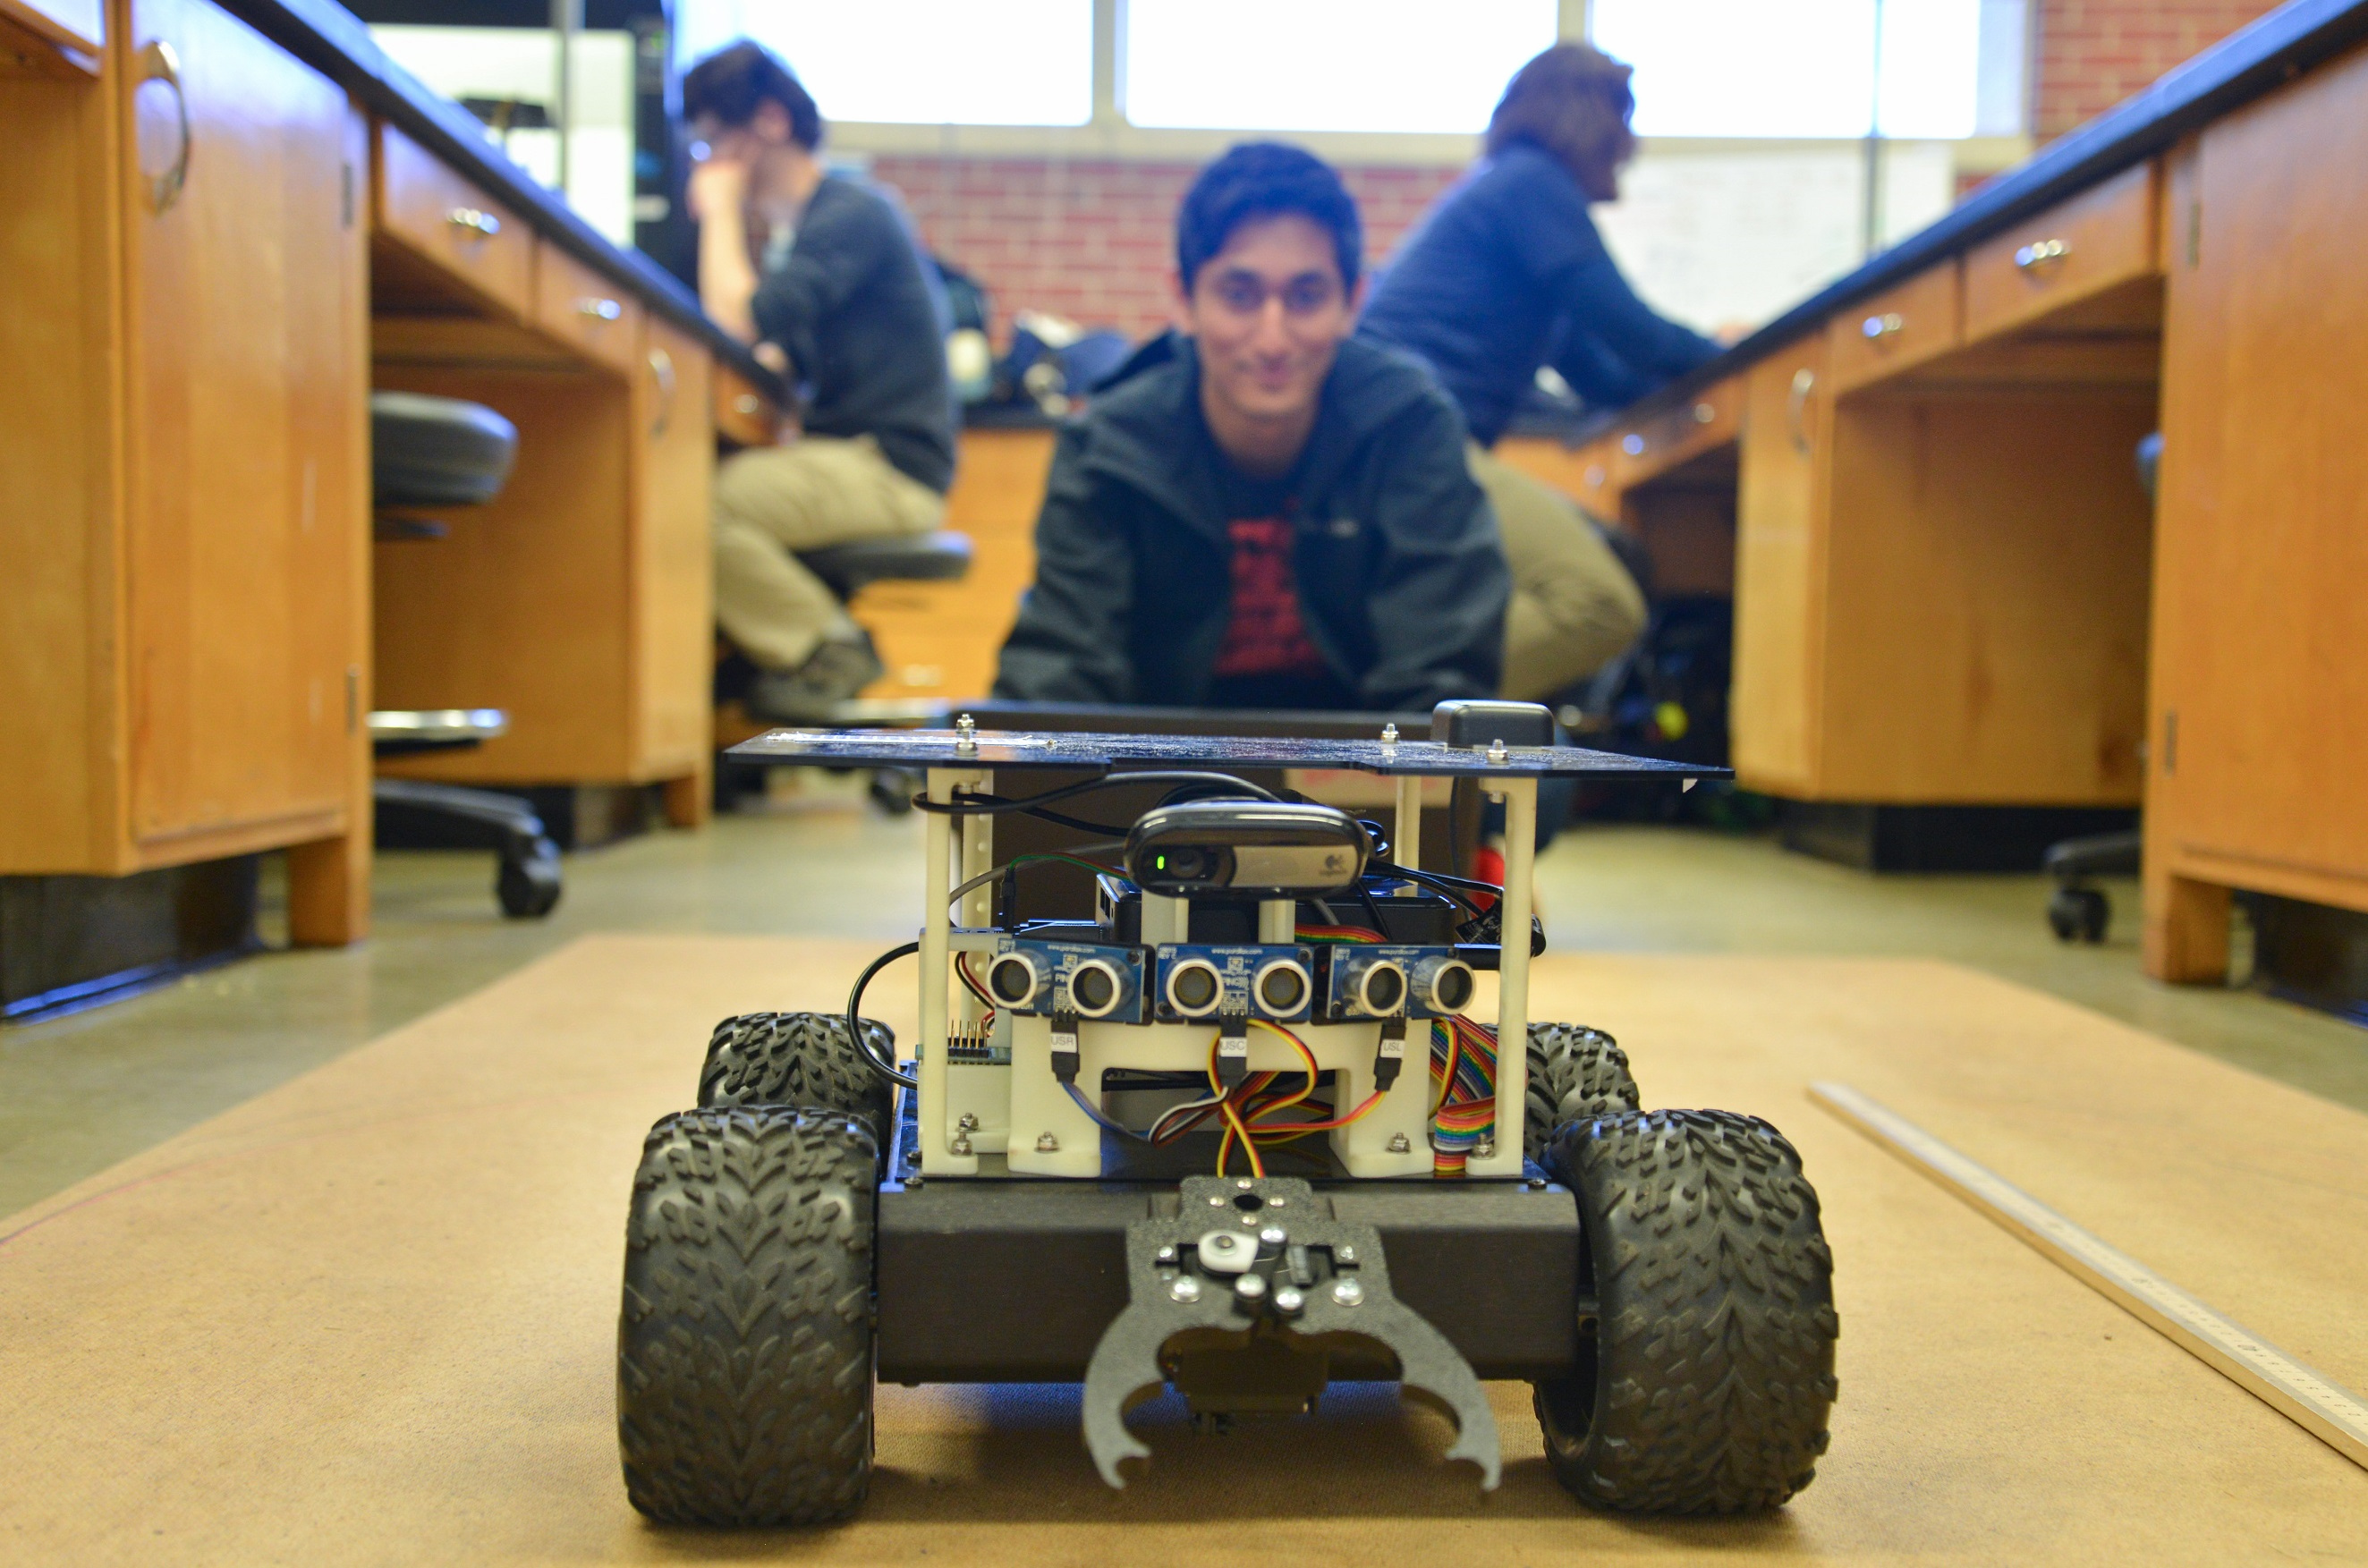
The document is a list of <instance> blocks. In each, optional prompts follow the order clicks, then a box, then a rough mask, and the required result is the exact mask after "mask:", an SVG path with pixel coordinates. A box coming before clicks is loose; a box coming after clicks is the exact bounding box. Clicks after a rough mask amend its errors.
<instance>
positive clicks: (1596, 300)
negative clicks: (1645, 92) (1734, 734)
mask: <svg viewBox="0 0 2368 1568" xmlns="http://www.w3.org/2000/svg"><path fill="white" fill-rule="evenodd" d="M1628 75H1629V69H1628V67H1627V66H1625V65H1622V64H1620V63H1619V62H1616V61H1613V60H1611V59H1609V58H1607V57H1606V56H1604V55H1602V54H1600V53H1598V52H1597V51H1594V50H1592V49H1589V48H1588V47H1586V46H1585V45H1583V44H1561V45H1557V46H1556V47H1554V48H1553V49H1549V50H1547V51H1545V52H1544V53H1543V54H1541V55H1539V56H1538V57H1537V58H1536V59H1534V60H1531V62H1529V63H1528V64H1526V65H1524V66H1522V67H1521V69H1520V72H1519V73H1517V74H1515V75H1514V77H1513V80H1512V82H1511V83H1510V84H1509V85H1508V86H1507V87H1506V89H1505V96H1504V97H1503V99H1502V100H1501V101H1499V102H1498V104H1497V111H1496V113H1495V114H1494V115H1493V116H1492V117H1490V119H1489V121H1488V135H1487V140H1486V156H1485V157H1483V158H1482V160H1481V161H1480V162H1479V163H1478V164H1476V165H1474V166H1473V168H1472V169H1471V170H1470V171H1469V172H1468V173H1467V174H1465V176H1463V179H1461V180H1459V181H1458V182H1457V183H1456V184H1455V186H1454V187H1452V189H1450V190H1449V191H1448V192H1447V193H1446V194H1445V195H1444V196H1442V197H1440V199H1439V204H1438V205H1437V206H1435V207H1433V208H1432V209H1431V210H1430V211H1429V214H1428V215H1427V216H1426V217H1425V218H1424V219H1423V221H1422V222H1421V223H1420V224H1419V225H1418V226H1417V229H1416V231H1415V232H1414V233H1413V234H1412V235H1410V236H1409V237H1408V238H1407V240H1406V244H1405V245H1404V246H1403V248H1401V249H1400V251H1399V252H1398V255H1397V258H1396V260H1395V261H1394V262H1393V263H1392V264H1391V266H1390V267H1389V268H1388V270H1387V271H1386V272H1385V273H1384V274H1383V276H1382V277H1381V278H1380V279H1379V280H1378V281H1377V282H1376V284H1375V286H1374V289H1373V295H1372V302H1371V303H1370V304H1368V305H1367V306H1366V308H1365V315H1364V319H1363V321H1362V322H1360V324H1359V325H1358V329H1357V330H1358V335H1359V336H1360V337H1366V338H1370V339H1372V341H1373V342H1376V343H1383V344H1388V345H1390V346H1392V347H1397V348H1401V349H1404V350H1406V352H1408V353H1411V354H1413V355H1415V356H1416V357H1417V358H1420V359H1421V360H1423V361H1424V362H1425V363H1426V364H1428V365H1429V367H1430V369H1431V370H1432V372H1433V373H1434V374H1435V375H1437V376H1438V377H1439V380H1440V385H1442V386H1444V387H1445V388H1446V389H1447V391H1448V393H1449V395H1450V396H1452V397H1453V398H1454V399H1455V402H1456V404H1457V406H1458V407H1460V408H1462V409H1463V417H1464V420H1465V422H1466V423H1468V424H1469V425H1470V426H1472V436H1473V439H1474V441H1475V442H1476V443H1477V446H1476V447H1475V448H1474V451H1473V454H1472V472H1473V475H1474V478H1476V479H1477V480H1479V482H1480V483H1481V485H1482V486H1483V488H1485V489H1486V491H1487V492H1488V498H1489V500H1490V501H1491V502H1492V503H1493V504H1494V505H1495V506H1496V508H1497V523H1498V526H1499V527H1500V528H1502V529H1503V530H1504V535H1505V553H1506V555H1507V557H1508V559H1509V560H1510V561H1511V562H1512V569H1513V597H1512V603H1511V606H1510V608H1508V610H1507V612H1506V647H1505V682H1504V693H1505V695H1506V696H1508V697H1515V698H1526V699H1536V698H1543V697H1545V696H1547V695H1548V694H1550V693H1553V692H1555V691H1558V690H1561V689H1562V688H1564V687H1568V686H1570V685H1572V684H1574V683H1575V682H1577V681H1578V680H1580V679H1583V678H1584V677H1585V676H1588V675H1589V674H1591V673H1592V672H1593V671H1594V670H1595V669H1597V668H1598V667H1599V666H1600V665H1602V664H1603V663H1605V662H1606V661H1607V660H1609V659H1610V658H1611V656H1612V655H1613V654H1615V653H1619V652H1620V650H1621V649H1622V648H1624V647H1626V646H1627V644H1628V643H1629V642H1630V641H1631V640H1632V639H1633V638H1634V636H1635V635H1636V632H1637V631H1638V629H1639V628H1641V627H1642V625H1643V624H1644V614H1645V602H1644V597H1643V596H1642V595H1641V594H1640V593H1639V592H1638V591H1637V588H1636V585H1635V583H1634V581H1633V580H1632V579H1631V578H1630V577H1629V575H1628V574H1627V572H1626V570H1625V569H1623V568H1622V566H1621V564H1620V562H1619V560H1618V558H1617V557H1615V556H1614V555H1613V554H1612V553H1611V549H1610V548H1609V547H1608V546H1607V545H1606V544H1605V542H1604V540H1603V539H1602V537H1601V535H1600V533H1599V532H1598V531H1597V530H1596V529H1595V528H1593V527H1591V526H1590V525H1589V524H1588V522H1587V520H1586V519H1585V517H1583V516H1582V515H1581V514H1580V513H1579V512H1578V510H1577V507H1576V506H1574V505H1573V504H1572V503H1571V502H1570V501H1569V500H1568V499H1567V498H1566V497H1565V496H1563V495H1562V494H1560V493H1558V492H1556V491H1554V490H1553V489H1550V488H1549V487H1547V486H1546V485H1544V484H1542V483H1538V482H1537V481H1536V480H1534V479H1531V478H1530V477H1529V476H1527V475H1526V474H1522V473H1520V472H1517V471H1515V470H1514V469H1512V468H1510V467H1508V466H1507V465H1506V464H1504V463H1502V462H1499V461H1498V460H1496V459H1495V458H1493V457H1490V456H1489V455H1488V454H1487V453H1486V451H1485V450H1484V449H1486V448H1487V447H1491V446H1494V445H1495V444H1496V441H1497V437H1499V436H1501V435H1502V434H1504V430H1505V426H1506V425H1507V424H1508V423H1509V422H1510V420H1511V419H1512V416H1513V411H1514V409H1515V408H1516V407H1517V406H1518V405H1519V404H1520V401H1521V398H1522V395H1523V394H1524V392H1526V391H1527V390H1528V389H1529V387H1530V385H1531V382H1532V381H1534V380H1535V378H1536V375H1537V371H1538V368H1539V367H1540V366H1541V365H1544V364H1547V363H1552V364H1553V365H1554V368H1555V369H1557V370H1558V371H1560V372H1561V374H1562V376H1563V378H1564V380H1565V381H1568V382H1569V383H1570V385H1571V387H1572V389H1573V390H1574V391H1576V392H1578V394H1579V395H1580V396H1581V397H1583V398H1585V399H1586V400H1587V401H1588V403H1598V404H1601V405H1604V406H1607V407H1613V408H1618V407H1622V406H1624V405H1626V404H1627V403H1633V402H1634V401H1635V400H1636V399H1637V398H1639V397H1642V396H1643V395H1644V394H1645V393H1646V392H1650V391H1652V390H1653V388H1655V387H1656V386H1658V385H1660V384H1661V383H1662V382H1663V381H1668V379H1670V378H1671V377H1674V376H1679V375H1682V374H1684V373H1685V372H1686V371H1688V370H1691V369H1693V368H1694V367H1695V366H1697V365H1699V364H1701V363H1702V362H1703V361H1704V360H1706V359H1709V358H1712V357H1713V355H1715V354H1717V353H1718V351H1719V348H1718V345H1717V344H1715V343H1713V342H1712V341H1711V340H1710V339H1708V338H1705V337H1702V336H1701V335H1697V334H1695V333H1693V332H1691V331H1689V330H1687V329H1686V328H1685V327H1682V326H1679V325H1678V324H1676V323H1674V322H1669V321H1665V320H1663V319H1662V318H1661V317H1660V316H1658V315H1656V314H1655V313H1654V312H1653V310H1652V308H1651V307H1650V306H1648V305H1646V304H1645V302H1644V301H1641V300H1639V299H1637V298H1636V296H1635V294H1634V292H1633V291H1632V290H1630V289H1629V287H1628V283H1627V280H1626V279H1625V278H1622V277H1621V275H1620V267H1619V266H1618V264H1617V263H1615V262H1614V261H1613V260H1612V259H1611V252H1610V251H1608V250H1606V249H1605V248H1604V244H1603V238H1602V236H1601V235H1600V234H1599V233H1596V229H1595V223H1594V221H1593V219H1591V218H1590V217H1589V216H1588V210H1587V209H1588V203H1590V202H1595V201H1611V200H1615V199H1618V197H1619V194H1620V166H1621V165H1622V164H1624V163H1626V162H1627V161H1628V159H1629V158H1630V157H1631V156H1632V155H1633V154H1634V152H1635V150H1636V138H1635V136H1634V133H1633V132H1632V131H1630V130H1629V128H1628V120H1629V116H1630V115H1631V114H1632V113H1633V112H1634V108H1635V99H1634V97H1632V96H1631V94H1630V92H1629V89H1628Z"/></svg>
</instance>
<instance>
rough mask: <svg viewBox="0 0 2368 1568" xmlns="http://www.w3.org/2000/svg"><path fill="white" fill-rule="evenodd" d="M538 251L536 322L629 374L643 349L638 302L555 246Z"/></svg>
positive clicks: (571, 345) (585, 353) (579, 350)
mask: <svg viewBox="0 0 2368 1568" xmlns="http://www.w3.org/2000/svg"><path fill="white" fill-rule="evenodd" d="M539 250H540V255H539V256H538V257H537V258H536V263H535V269H534V320H535V324H536V325H538V326H540V327H541V328H542V330H543V331H545V332H547V333H549V334H550V335H552V337H554V338H556V339H558V340H559V341H560V342H561V343H562V344H564V345H565V346H566V347H568V348H570V349H571V350H573V351H575V353H578V354H581V355H583V356H584V357H585V358H587V359H598V360H599V361H600V362H601V363H603V364H605V365H609V366H612V367H614V368H615V369H620V370H623V371H625V372H627V373H629V374H631V373H633V372H634V371H635V369H636V365H635V361H636V360H637V359H638V358H640V357H641V353H642V318H643V315H644V314H645V313H646V312H643V308H642V302H641V301H639V300H636V299H634V298H633V297H632V295H631V294H628V293H627V292H626V291H625V290H622V289H620V288H618V287H617V286H616V285H615V284H613V283H611V282H609V280H608V279H607V278H603V277H601V276H600V275H599V274H598V273H597V272H595V271H593V270H592V269H591V268H590V267H586V266H585V265H584V264H583V263H582V262H580V261H577V260H576V259H575V257H574V256H569V255H568V254H567V253H566V252H565V251H563V250H561V249H560V248H559V247H558V246H557V245H554V244H548V243H544V244H541V245H540V246H539ZM702 358H703V356H702Z"/></svg>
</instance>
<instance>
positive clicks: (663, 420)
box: [650, 348, 675, 440]
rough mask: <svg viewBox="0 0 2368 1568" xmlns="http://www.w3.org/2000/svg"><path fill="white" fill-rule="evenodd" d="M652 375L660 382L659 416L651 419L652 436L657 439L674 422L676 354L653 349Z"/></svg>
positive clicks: (651, 359) (651, 360)
mask: <svg viewBox="0 0 2368 1568" xmlns="http://www.w3.org/2000/svg"><path fill="white" fill-rule="evenodd" d="M650 375H651V377H652V379H654V380H655V381H656V382H657V384H658V412H657V417H656V418H655V419H653V420H651V421H650V438H651V439H653V440H655V439H656V438H657V437H660V436H663V435H665V434H666V426H668V425H671V424H672V423H674V387H675V380H674V356H673V355H671V354H669V353H667V352H666V350H665V349H663V348H653V349H651V350H650Z"/></svg>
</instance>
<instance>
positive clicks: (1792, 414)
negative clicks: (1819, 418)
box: [1784, 365, 1817, 458]
mask: <svg viewBox="0 0 2368 1568" xmlns="http://www.w3.org/2000/svg"><path fill="white" fill-rule="evenodd" d="M1816 390H1817V372H1816V371H1815V370H1812V369H1809V368H1808V367H1807V366H1806V365H1804V366H1802V367H1801V368H1800V369H1797V370H1795V371H1793V395H1792V396H1791V397H1789V398H1787V399H1786V400H1785V403H1784V424H1785V426H1786V428H1787V429H1789V430H1790V431H1791V432H1792V434H1793V450H1794V451H1796V452H1799V453H1800V454H1801V455H1802V456H1803V457H1804V458H1805V457H1807V456H1808V455H1809V450H1810V449H1809V426H1808V423H1807V419H1806V415H1807V414H1808V412H1809V394H1810V393H1811V392H1815V391H1816Z"/></svg>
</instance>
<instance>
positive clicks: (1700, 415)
mask: <svg viewBox="0 0 2368 1568" xmlns="http://www.w3.org/2000/svg"><path fill="white" fill-rule="evenodd" d="M1717 417H1718V408H1717V406H1716V405H1715V404H1713V403H1696V404H1694V423H1695V424H1697V425H1707V424H1709V423H1710V422H1711V421H1712V420H1713V419H1716V418H1717Z"/></svg>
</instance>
